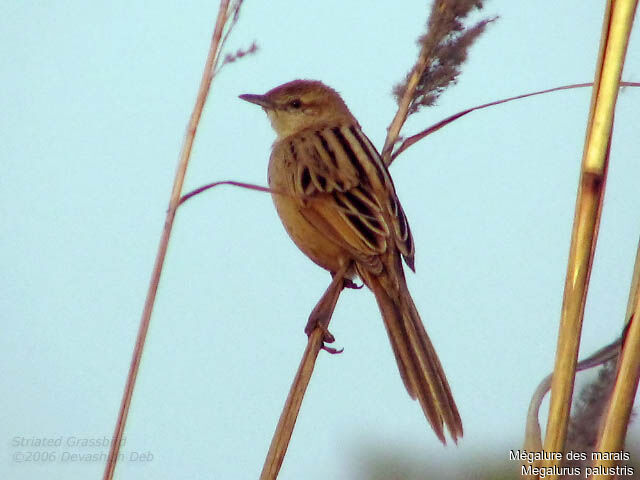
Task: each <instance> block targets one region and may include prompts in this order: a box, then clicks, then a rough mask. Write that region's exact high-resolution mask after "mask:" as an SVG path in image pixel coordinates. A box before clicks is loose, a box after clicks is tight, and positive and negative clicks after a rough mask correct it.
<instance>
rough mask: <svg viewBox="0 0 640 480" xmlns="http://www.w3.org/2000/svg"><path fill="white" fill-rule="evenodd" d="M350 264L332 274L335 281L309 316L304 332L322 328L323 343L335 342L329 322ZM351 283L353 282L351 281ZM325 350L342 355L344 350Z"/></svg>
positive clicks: (326, 347)
mask: <svg viewBox="0 0 640 480" xmlns="http://www.w3.org/2000/svg"><path fill="white" fill-rule="evenodd" d="M349 267H350V264H347V265H345V266H343V267H342V268H341V269H340V270H339V271H338V272H336V273H334V274H332V275H333V279H332V280H331V283H330V284H329V287H327V289H326V290H325V292H324V294H323V295H322V297H321V298H320V300H319V301H318V303H317V304H316V306H315V307H314V309H313V311H312V312H311V315H309V321H308V322H307V326H306V327H305V329H304V332H305V333H306V334H307V336H308V335H311V333H312V332H313V331H314V330H315V329H316V328H321V329H322V330H323V331H324V337H323V339H322V340H323V343H333V342H334V341H335V337H334V336H333V335H331V333H330V332H329V322H330V321H331V316H332V315H333V311H334V310H335V308H336V303H338V297H339V296H340V292H342V289H343V288H345V286H346V285H345V280H348V279H345V274H346V273H347V270H348V269H349ZM349 281H351V280H349ZM322 348H323V350H326V351H327V352H329V353H340V352H342V350H336V349H335V348H331V347H328V346H326V345H323V346H322Z"/></svg>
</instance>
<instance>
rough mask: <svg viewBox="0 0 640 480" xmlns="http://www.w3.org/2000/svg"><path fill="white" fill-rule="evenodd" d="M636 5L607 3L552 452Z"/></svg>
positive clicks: (563, 329)
mask: <svg viewBox="0 0 640 480" xmlns="http://www.w3.org/2000/svg"><path fill="white" fill-rule="evenodd" d="M636 3H637V2H636V1H635V0H616V1H614V2H612V1H611V0H609V1H608V2H607V5H606V10H605V15H604V22H603V29H602V37H601V41H600V51H599V54H598V63H597V71H596V76H595V81H594V87H593V94H592V97H591V110H590V113H589V122H588V126H587V133H586V138H585V148H584V154H583V157H582V169H581V174H580V184H579V187H578V195H577V199H576V211H575V216H574V223H573V232H572V236H571V248H570V252H569V262H568V266H567V275H566V280H565V288H564V298H563V304H562V314H561V319H560V329H559V333H558V345H557V349H556V360H555V367H554V375H553V379H552V382H551V402H550V407H549V419H548V422H547V433H546V437H545V442H544V449H545V451H546V452H564V445H565V439H566V435H567V425H568V420H569V412H570V408H571V398H572V395H573V383H574V379H575V370H576V363H577V356H578V349H579V346H580V333H581V330H582V319H583V315H584V305H585V302H586V297H587V289H588V284H589V277H590V274H591V266H592V262H593V254H594V252H595V246H596V241H597V237H598V227H599V224H600V214H601V210H602V199H603V195H604V187H605V184H606V177H607V168H608V160H609V147H610V141H611V132H612V128H613V117H614V110H615V104H616V100H617V96H618V90H619V87H620V76H621V74H622V66H623V65H624V56H625V53H626V47H627V43H628V38H629V32H630V30H631V28H630V27H631V24H632V21H633V13H634V11H635V5H636ZM561 462H562V461H561V460H559V459H557V458H554V459H552V460H547V461H545V462H543V464H542V465H543V466H545V467H554V466H555V467H559V466H560V464H561ZM545 478H551V479H555V478H557V475H554V474H553V473H552V474H551V475H548V476H546V477H545Z"/></svg>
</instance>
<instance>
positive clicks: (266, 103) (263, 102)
mask: <svg viewBox="0 0 640 480" xmlns="http://www.w3.org/2000/svg"><path fill="white" fill-rule="evenodd" d="M239 97H240V98H241V99H242V100H245V101H247V102H249V103H255V104H256V105H260V106H261V107H262V108H266V109H269V110H273V109H274V108H275V105H274V104H273V102H272V101H271V100H269V98H267V96H266V95H253V94H250V93H245V94H244V95H240V96H239Z"/></svg>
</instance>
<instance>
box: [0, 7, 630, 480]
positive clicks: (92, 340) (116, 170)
mask: <svg viewBox="0 0 640 480" xmlns="http://www.w3.org/2000/svg"><path fill="white" fill-rule="evenodd" d="M603 3H604V2H599V1H587V2H585V1H578V0H571V1H569V0H567V1H564V2H551V1H544V2H512V1H507V0H494V1H491V2H487V8H486V14H487V15H495V14H498V15H500V16H501V18H500V20H499V21H498V22H496V23H495V24H493V25H491V26H490V27H489V28H488V29H487V32H486V33H485V34H484V35H483V36H482V37H481V39H480V40H479V42H478V43H477V45H476V46H475V47H474V48H473V50H472V51H471V55H470V59H469V61H468V63H467V65H466V66H465V67H464V73H463V75H462V76H461V78H460V81H459V83H458V84H457V85H456V86H455V87H453V88H451V89H450V90H449V91H447V92H446V93H445V94H444V95H443V96H442V98H441V99H440V101H439V103H438V105H437V106H436V107H434V108H431V109H429V110H427V111H423V112H422V113H421V114H419V115H416V116H415V117H413V118H412V119H411V120H410V122H409V123H408V125H407V127H406V129H405V130H404V132H405V133H412V132H415V131H417V130H418V129H421V128H424V127H425V126H427V125H430V124H432V123H434V122H436V121H438V120H440V119H442V118H444V117H445V116H447V115H450V114H452V113H455V112H457V111H459V110H461V109H463V108H466V107H470V106H473V105H477V104H481V103H484V102H487V101H492V100H496V99H500V98H504V97H507V96H512V95H517V94H521V93H526V92H530V91H535V90H540V89H544V88H549V87H553V86H559V85H564V84H569V83H578V82H587V81H591V80H592V79H593V72H594V66H595V60H596V55H597V48H598V43H599V39H600V28H601V23H602V13H603V5H602V4H603ZM2 10H3V13H2V15H0V40H1V41H2V45H3V55H2V66H3V68H2V71H3V75H2V77H3V81H2V84H3V89H2V94H0V110H1V111H2V115H1V116H0V132H1V133H0V135H1V136H2V140H1V142H0V144H1V145H2V147H1V151H2V167H1V168H2V173H1V174H0V195H1V201H0V205H2V207H0V208H1V209H2V210H1V212H2V218H3V223H4V229H5V233H4V234H3V235H2V236H1V237H0V252H2V253H0V261H1V263H2V265H3V269H4V271H5V275H4V276H3V281H2V285H1V287H0V311H2V312H3V314H2V319H3V328H2V330H3V335H2V336H0V352H1V353H0V356H1V357H2V358H1V359H0V365H2V367H0V368H1V372H0V376H1V378H2V383H1V384H0V385H2V394H3V397H4V398H5V407H4V408H3V411H2V413H0V430H1V431H2V432H4V435H5V439H4V440H3V444H4V445H5V449H4V452H5V453H4V454H3V457H4V459H3V461H0V472H1V473H0V476H1V477H2V478H11V479H15V480H23V479H35V478H43V477H46V478H48V479H63V478H64V479H83V480H84V479H89V478H96V479H97V478H100V477H101V475H102V469H103V464H102V463H100V462H85V463H82V462H72V461H68V462H62V461H60V459H59V458H58V459H57V460H56V461H52V462H50V463H47V462H38V463H37V464H34V463H33V462H27V463H24V462H22V463H21V462H18V461H16V460H15V459H14V458H13V455H14V454H15V453H16V452H21V451H23V450H29V449H22V448H17V447H14V446H13V445H12V442H13V440H14V438H16V437H19V438H21V437H26V438H32V437H49V438H52V437H53V438H59V437H62V438H63V439H64V441H67V439H68V438H69V437H80V438H86V437H91V438H93V437H103V436H107V437H109V436H111V434H112V431H113V425H114V421H115V418H116V413H117V409H118V404H119V401H120V396H121V393H122V389H123V385H124V379H125V376H126V373H127V369H128V365H129V360H130V356H131V352H132V348H133V342H134V338H135V335H136V331H137V325H138V322H139V317H140V313H141V311H142V306H143V302H144V296H145V292H146V289H147V283H148V279H149V276H150V272H151V267H152V263H153V259H154V256H155V254H156V248H157V244H158V239H159V235H160V231H161V229H162V226H163V222H164V213H165V209H166V205H167V202H168V195H169V191H170V187H171V183H172V181H173V174H174V171H175V165H176V161H177V157H178V152H179V150H180V146H181V143H182V140H183V134H184V131H185V127H186V123H187V120H188V115H189V114H190V111H191V109H192V106H193V101H194V99H195V95H196V90H197V87H198V82H199V78H200V75H201V72H202V67H203V65H204V60H205V56H206V51H207V48H208V45H209V39H210V35H211V31H212V29H213V22H214V20H215V15H216V11H217V4H216V2H202V1H201V2H197V1H193V2H154V3H153V4H150V3H149V2H139V1H134V2H130V1H127V2H125V1H113V2H79V1H75V0H69V1H66V2H34V1H20V2H17V1H13V2H11V1H5V2H3V9H2ZM426 15H427V10H426V8H425V2H423V1H418V0H411V1H406V2H403V7H402V8H399V7H397V6H393V5H392V3H391V2H364V1H353V2H340V1H331V0H328V1H325V2H317V3H316V2H314V3H311V2H285V1H272V2H252V1H247V2H245V6H244V8H243V11H242V16H241V19H240V22H239V23H238V25H237V29H236V31H235V33H234V35H233V36H232V37H231V39H230V41H229V43H228V47H229V49H230V50H235V49H237V48H240V47H247V46H248V45H249V44H250V43H251V42H252V41H254V40H256V41H257V43H258V45H259V48H260V50H259V52H258V53H257V54H256V55H254V56H252V57H249V58H246V59H244V60H242V61H241V62H238V63H235V64H232V65H229V66H228V67H226V68H225V69H224V70H223V71H222V73H221V75H220V76H219V77H218V78H217V79H216V80H215V82H214V84H213V88H212V91H211V95H210V98H209V102H208V104H207V106H206V109H205V112H204V116H203V118H202V122H201V125H200V129H199V134H198V137H197V138H196V143H195V148H194V151H193V157H192V161H191V165H190V168H189V171H188V174H187V178H186V187H185V191H188V190H190V189H192V188H195V187H198V186H200V185H202V184H205V183H208V182H212V181H215V180H224V179H234V180H240V181H246V182H254V183H259V184H265V182H266V167H267V160H268V155H269V147H270V144H271V142H272V141H273V139H274V135H273V133H272V131H271V129H270V126H269V123H268V121H267V119H266V117H265V115H264V114H263V113H262V112H261V111H260V109H258V108H255V107H254V106H251V105H249V104H246V103H244V102H242V101H240V100H238V98H237V96H238V95H239V94H241V93H263V92H265V91H266V90H268V89H270V88H272V87H274V86H276V85H279V84H281V83H284V82H286V81H289V80H292V79H295V78H313V79H320V80H323V81H324V82H325V83H327V84H328V85H331V86H333V87H334V88H336V89H337V90H338V91H339V92H340V93H341V94H342V95H343V97H344V99H345V101H346V102H347V104H348V105H349V107H350V108H351V110H352V111H353V113H354V114H355V115H356V116H357V117H358V119H359V120H360V123H361V124H362V126H363V129H364V130H365V132H366V133H367V134H368V136H369V137H370V138H371V139H372V140H373V142H374V143H375V144H376V145H377V146H378V147H380V146H381V144H382V142H383V140H384V136H385V131H386V130H385V129H386V127H387V125H388V124H389V122H390V120H391V118H392V116H393V114H394V113H395V103H394V101H393V99H392V97H391V95H390V91H391V88H392V86H393V85H394V84H395V83H396V82H397V81H399V80H400V79H402V78H403V76H404V74H405V72H406V71H407V70H408V68H409V67H410V66H411V64H412V62H413V60H414V58H415V55H416V52H417V47H416V46H415V39H416V38H417V37H418V36H419V35H420V34H421V33H422V31H423V25H424V22H425V19H426ZM638 41H640V39H638V35H637V31H636V32H635V34H634V35H633V36H632V39H631V43H630V46H629V54H628V57H629V59H628V63H627V65H626V68H625V74H624V78H625V79H627V80H635V81H638V77H639V75H640V55H639V53H638V52H639V51H640V50H639V49H640V46H639V45H638ZM638 98H639V97H638V92H637V91H635V90H634V89H626V90H624V91H623V92H622V93H621V95H620V97H619V101H618V110H617V114H616V126H615V132H614V138H613V147H612V153H611V166H610V172H609V181H608V185H607V192H606V197H605V205H604V212H603V217H602V226H601V231H600V241H599V246H598V251H597V253H596V262H595V268H594V271H593V275H592V286H591V289H590V298H589V301H588V305H587V312H586V317H585V328H584V338H583V342H582V352H583V354H589V353H591V352H592V351H594V350H595V349H597V348H599V347H601V346H602V345H603V344H604V343H606V342H609V341H611V340H613V339H614V338H615V336H616V335H617V334H618V332H619V331H620V328H621V325H622V322H623V315H624V311H625V308H626V301H627V294H628V288H629V283H630V277H631V270H632V266H633V260H634V255H635V249H636V245H637V242H638V233H639V232H640V218H639V217H638V211H640V197H639V196H638V178H640V165H639V163H638V151H640V136H638V128H637V127H638V126H637V112H638V107H639V100H638ZM589 99H590V91H589V90H588V89H582V90H574V91H566V92H561V93H555V94H551V95H547V96H543V97H535V98H531V99H527V100H523V101H520V102H517V103H510V104H507V105H502V106H499V107H496V108H493V109H489V110H484V111H481V112H477V113H474V114H471V115H469V116H467V117H465V118H463V119H462V120H460V121H457V122H456V123H454V124H452V125H450V126H448V127H447V128H445V129H443V130H441V131H439V132H437V133H436V134H435V135H433V136H431V137H429V139H427V140H424V141H422V142H421V143H419V144H418V145H416V146H415V147H413V148H412V149H410V150H409V151H408V152H406V153H405V154H403V155H402V156H401V157H400V158H399V159H398V160H397V163H395V164H394V165H393V166H392V169H391V173H392V174H393V176H394V179H395V183H396V187H397V190H398V193H399V196H400V198H401V200H402V202H403V206H404V208H405V210H406V213H407V215H408V217H409V220H410V222H411V227H412V230H413V233H414V238H415V242H416V246H417V254H416V269H417V274H416V275H413V274H409V282H410V289H411V291H412V293H413V296H414V298H415V301H416V304H417V306H418V308H419V310H420V312H421V315H422V318H423V320H424V323H425V324H426V326H427V330H428V331H429V334H430V336H431V337H432V339H433V341H434V343H435V345H436V348H437V350H438V352H439V354H440V358H441V360H442V362H443V365H444V367H445V370H446V372H447V376H448V378H449V381H450V383H451V386H452V389H453V392H454V395H455V397H456V400H457V403H458V405H459V408H460V412H461V415H462V419H463V424H464V429H465V436H464V438H463V440H462V441H461V442H460V444H459V446H458V447H455V446H448V447H446V448H445V447H442V446H441V445H440V443H439V442H438V440H437V438H436V437H435V435H434V434H433V433H432V432H431V429H430V428H429V427H428V425H427V423H426V421H425V420H424V418H423V416H422V413H421V411H420V408H419V406H418V404H417V403H416V402H413V401H411V400H410V399H409V397H408V395H407V394H406V392H405V390H404V387H403V385H402V382H401V381H400V378H399V375H398V372H397V368H396V365H395V362H394V360H393V356H392V354H391V349H390V348H389V345H388V340H387V337H386V333H385V331H384V328H383V326H382V321H381V319H380V315H379V313H378V311H377V307H376V305H375V301H374V298H373V296H372V295H371V294H370V293H368V292H365V291H347V292H345V294H344V295H343V296H342V297H341V299H340V302H339V305H338V308H337V310H336V313H335V315H334V319H333V322H332V326H331V331H332V332H333V333H334V335H335V336H336V338H337V345H338V346H340V347H344V349H345V351H344V353H343V354H342V355H339V356H329V355H325V354H321V356H320V359H319V361H318V363H317V366H316V371H315V373H314V376H313V379H312V382H311V385H310V387H309V390H308V393H307V396H306V398H305V401H304V404H303V406H302V411H301V416H300V419H299V421H298V425H297V427H296V430H295V432H294V436H293V440H292V444H291V447H290V451H289V454H288V456H287V458H286V460H285V463H284V466H283V470H282V474H281V477H280V478H282V479H299V478H305V479H310V480H315V479H320V478H359V477H358V475H359V474H360V473H361V472H362V471H363V470H362V469H363V468H364V467H363V463H362V462H363V458H364V453H363V448H365V447H366V448H372V449H379V450H381V451H390V450H392V449H398V451H401V452H402V454H403V455H406V456H407V457H410V458H411V457H413V458H416V459H418V461H420V462H422V461H424V462H425V464H427V463H428V464H429V465H434V464H437V465H438V466H439V468H440V469H441V470H440V471H441V472H447V473H455V472H466V473H465V475H468V474H469V473H468V472H469V471H472V470H469V469H470V468H472V466H473V465H474V463H478V464H481V463H482V462H483V461H484V459H485V458H489V459H496V460H500V461H506V460H507V458H508V454H507V452H508V450H509V449H510V448H517V447H519V446H520V445H521V441H522V436H523V422H524V418H525V414H526V408H527V406H528V402H529V398H530V395H531V393H532V392H533V390H534V389H535V387H536V385H537V383H538V381H539V380H540V379H541V378H542V377H543V376H544V375H546V374H547V373H548V372H549V370H550V369H551V366H552V364H553V357H554V349H555V336H556V333H557V323H558V318H559V312H560V305H561V301H562V287H563V283H564V273H565V269H566V261H567V254H568V245H569V239H570V233H571V221H572V218H573V210H574V202H575V193H576V186H577V179H578V172H579V164H580V158H581V153H582V145H583V139H584V131H585V122H586V115H587V112H588V106H589ZM328 281H329V276H328V274H327V273H326V272H324V271H323V270H321V269H320V268H318V267H317V266H315V265H314V264H313V263H311V262H310V261H309V260H308V259H306V258H305V257H304V256H303V255H302V254H301V253H299V252H298V251H297V249H296V248H295V246H294V245H293V244H292V243H291V242H290V240H289V239H288V237H287V236H286V234H285V233H284V230H283V228H282V226H281V224H280V222H279V220H278V218H277V215H276V214H275V211H274V208H273V206H272V203H271V200H270V198H269V197H268V196H267V195H265V194H262V193H257V192H249V191H243V190H238V189H235V188H231V187H221V188H218V189H216V190H215V191H210V192H208V193H206V194H204V195H202V196H200V197H198V198H195V199H193V200H191V201H190V202H189V203H188V204H186V205H185V207H184V208H182V209H180V211H179V212H178V216H177V220H176V223H175V228H174V232H173V236H172V239H171V244H170V247H169V253H168V256H167V261H166V265H165V271H164V274H163V277H162V281H161V284H160V289H159V292H158V298H157V303H156V308H155V312H154V315H153V318H152V325H151V329H150V334H149V338H148V345H147V350H146V352H145V356H144V358H143V363H142V368H141V371H140V375H139V379H138V385H137V389H136V392H135V396H134V401H133V405H132V408H131V413H130V421H129V426H128V429H127V433H126V437H127V440H126V444H125V446H124V449H123V450H124V452H125V453H126V454H129V453H130V452H151V453H152V455H153V459H152V460H151V461H148V462H144V463H140V462H137V463H136V462H130V461H125V462H123V463H122V465H121V468H120V469H119V471H118V473H119V478H122V479H165V478H166V479H173V478H193V479H200V478H202V479H205V478H206V479H227V478H233V479H254V478H257V476H258V473H259V471H260V469H261V466H262V462H263V459H264V456H265V454H266V450H267V448H268V445H269V441H270V439H271V434H272V432H273V429H274V427H275V424H276V422H277V419H278V416H279V413H280V410H281V407H282V404H283V402H284V399H285V397H286V394H287V391H288V388H289V384H290V382H291V379H292V378H293V374H294V372H295V369H296V367H297V364H298V361H299V359H300V356H301V353H302V351H303V349H304V346H305V340H306V337H305V336H304V334H303V327H304V325H305V323H306V318H307V316H308V314H309V311H310V310H311V308H312V307H313V305H314V304H315V302H316V301H317V299H318V298H319V296H320V295H321V294H322V292H323V291H324V289H325V288H326V286H327V283H328ZM545 405H546V403H545ZM631 430H632V432H633V435H635V437H636V438H638V433H639V430H638V426H637V425H634V426H632V427H631ZM635 445H636V447H634V448H635V449H636V452H637V445H638V443H637V442H636V443H635ZM32 450H38V449H32ZM54 451H55V452H57V453H58V457H60V456H62V454H63V452H65V451H68V452H70V453H79V454H86V453H96V452H101V451H104V449H100V448H85V449H81V448H77V447H76V448H72V447H68V448H65V447H64V446H62V447H59V448H55V449H54ZM375 451H378V450H375ZM637 460H638V456H636V461H637ZM514 468H515V465H514ZM424 475H425V476H426V475H427V472H425V473H424ZM460 475H462V473H460Z"/></svg>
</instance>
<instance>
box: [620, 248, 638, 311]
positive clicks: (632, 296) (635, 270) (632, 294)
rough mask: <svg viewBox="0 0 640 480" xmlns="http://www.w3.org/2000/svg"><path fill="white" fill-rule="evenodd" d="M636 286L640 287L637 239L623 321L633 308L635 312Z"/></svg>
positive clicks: (636, 300)
mask: <svg viewBox="0 0 640 480" xmlns="http://www.w3.org/2000/svg"><path fill="white" fill-rule="evenodd" d="M638 288H640V240H638V250H637V252H636V263H635V265H634V267H633V277H632V279H631V289H630V290H629V301H628V302H627V314H626V315H625V317H624V319H625V321H627V322H628V321H629V319H630V318H631V315H633V312H634V310H635V311H636V312H637V311H638V310H637V309H636V303H637V302H638Z"/></svg>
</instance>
